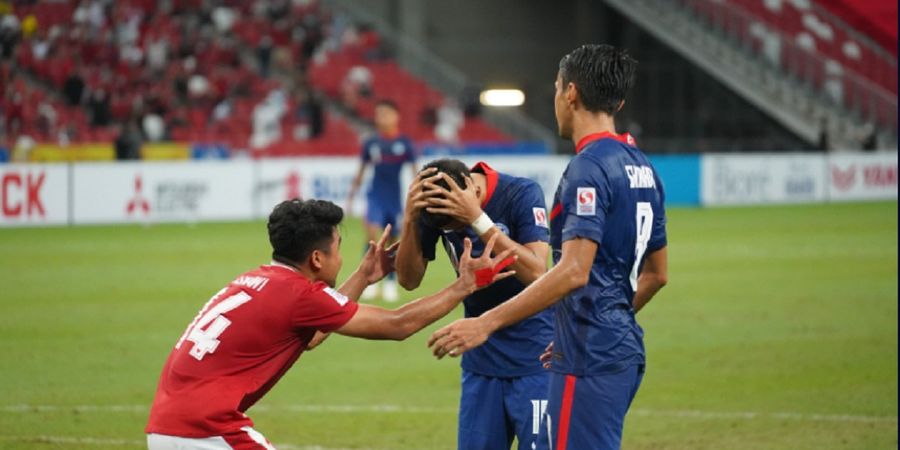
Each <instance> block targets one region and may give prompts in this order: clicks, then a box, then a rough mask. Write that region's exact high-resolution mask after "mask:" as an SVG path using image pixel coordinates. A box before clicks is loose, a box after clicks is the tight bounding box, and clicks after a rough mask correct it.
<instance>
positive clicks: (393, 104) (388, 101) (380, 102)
mask: <svg viewBox="0 0 900 450" xmlns="http://www.w3.org/2000/svg"><path fill="white" fill-rule="evenodd" d="M375 106H376V107H378V106H387V107H388V108H391V109H393V110H394V111H397V112H400V108H399V107H397V103H396V102H395V101H393V100H391V99H389V98H381V99H378V101H377V102H375Z"/></svg>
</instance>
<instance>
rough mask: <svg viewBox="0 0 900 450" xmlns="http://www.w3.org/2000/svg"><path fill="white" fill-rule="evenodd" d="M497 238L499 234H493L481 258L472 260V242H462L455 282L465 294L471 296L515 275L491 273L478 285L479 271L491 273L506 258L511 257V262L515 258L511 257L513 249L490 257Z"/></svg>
mask: <svg viewBox="0 0 900 450" xmlns="http://www.w3.org/2000/svg"><path fill="white" fill-rule="evenodd" d="M498 236H499V234H494V235H493V236H491V238H490V239H488V241H487V244H485V245H484V251H482V253H481V256H480V257H478V258H472V241H471V240H470V239H469V238H466V239H465V240H464V241H463V254H462V257H460V258H459V268H458V271H459V278H458V279H457V281H458V282H459V283H461V285H462V287H463V288H464V289H465V290H466V292H467V293H470V294H471V293H472V292H475V291H477V290H478V289H481V288H483V287H487V286H489V285H491V284H493V283H496V282H497V281H500V280H502V279H504V278H508V277H511V276H513V275H515V274H516V271H515V270H508V271H505V272H498V273H493V274H492V277H491V278H490V279H489V280H486V281H484V282H482V283H479V275H478V272H479V271H484V270H488V271H493V270H494V268H495V267H497V265H498V264H500V263H501V262H503V260H505V259H506V258H509V257H512V258H513V260H515V259H516V258H517V256H514V255H513V256H511V255H512V253H513V251H514V250H515V249H513V248H510V249H508V250H506V251H503V252H500V254H498V255H497V256H494V257H491V253H492V252H493V250H494V244H495V243H496V242H497V237H498Z"/></svg>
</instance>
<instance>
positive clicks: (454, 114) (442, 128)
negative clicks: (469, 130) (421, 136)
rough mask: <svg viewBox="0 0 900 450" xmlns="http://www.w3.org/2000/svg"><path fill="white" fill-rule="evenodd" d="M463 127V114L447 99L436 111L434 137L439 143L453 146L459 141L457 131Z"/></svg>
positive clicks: (454, 103)
mask: <svg viewBox="0 0 900 450" xmlns="http://www.w3.org/2000/svg"><path fill="white" fill-rule="evenodd" d="M463 125H465V118H464V117H463V112H462V111H461V110H460V109H459V106H457V105H456V102H454V101H453V100H451V99H447V100H445V101H444V103H443V104H442V105H441V106H440V108H438V110H437V124H435V126H434V137H436V138H437V139H438V140H439V141H441V142H444V143H448V144H455V143H457V142H458V141H459V130H461V129H462V128H463Z"/></svg>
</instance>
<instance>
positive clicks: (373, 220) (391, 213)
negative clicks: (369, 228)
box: [366, 198, 402, 235]
mask: <svg viewBox="0 0 900 450" xmlns="http://www.w3.org/2000/svg"><path fill="white" fill-rule="evenodd" d="M401 212H402V211H401V210H400V208H399V207H395V206H388V205H385V204H383V203H380V202H378V201H373V199H371V198H370V199H368V206H367V207H366V223H368V224H371V225H378V226H380V227H381V228H384V227H386V226H388V224H390V225H391V229H392V230H393V231H392V232H391V234H394V235H396V233H397V232H399V231H400V229H399V228H398V227H397V224H398V223H399V222H398V220H397V219H398V218H399V217H400V213H401Z"/></svg>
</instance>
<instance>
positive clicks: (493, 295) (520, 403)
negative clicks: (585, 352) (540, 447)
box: [397, 159, 553, 450]
mask: <svg viewBox="0 0 900 450" xmlns="http://www.w3.org/2000/svg"><path fill="white" fill-rule="evenodd" d="M549 238H550V232H549V229H548V223H547V210H546V207H545V204H544V193H543V192H542V191H541V188H540V186H538V184H537V183H535V182H534V181H532V180H529V179H525V178H518V177H513V176H510V175H506V174H503V173H499V172H497V171H495V170H494V169H492V168H491V167H489V166H488V165H487V164H485V163H478V164H476V165H475V166H474V167H472V169H471V170H470V169H469V168H468V167H466V166H465V164H463V163H462V162H460V161H457V160H451V159H442V160H437V161H433V162H430V163H428V164H427V165H426V166H425V168H424V169H423V170H422V172H421V173H420V174H419V176H418V177H416V179H415V180H414V182H413V183H412V185H411V186H410V187H409V190H408V194H407V200H406V210H405V213H404V216H403V233H402V234H401V235H400V242H399V244H400V247H399V248H398V250H397V278H398V280H399V282H400V284H401V285H402V286H403V287H404V288H406V289H415V288H417V287H418V286H419V283H420V282H421V281H422V277H423V276H424V275H425V270H426V269H427V268H428V262H429V261H431V260H434V257H435V246H436V245H437V243H438V240H441V241H443V246H444V249H445V250H446V251H447V255H448V256H449V257H450V261H451V262H452V263H453V266H454V267H456V268H458V266H459V261H460V260H461V258H462V257H463V253H464V248H465V246H464V245H463V242H464V240H465V239H470V240H471V241H472V242H473V251H472V254H473V255H480V254H482V252H483V251H484V249H485V242H488V241H489V240H490V239H496V245H495V249H496V250H498V251H513V252H514V253H515V254H516V255H518V257H519V259H518V261H517V262H516V263H515V264H513V265H512V268H513V269H514V270H515V271H516V277H515V278H510V279H508V280H504V281H502V282H499V283H497V284H495V285H493V286H491V287H489V288H486V289H483V290H480V291H478V292H475V293H473V294H472V295H470V296H469V297H467V298H466V299H465V300H464V301H463V304H464V305H465V316H466V317H477V316H480V315H481V314H483V313H484V312H485V311H487V310H489V309H491V308H493V307H495V306H497V305H498V304H500V303H503V302H504V301H506V300H507V299H509V298H511V297H512V296H514V295H516V294H518V293H519V292H520V291H521V290H522V289H523V288H524V287H525V285H527V284H528V283H531V282H532V281H534V280H535V279H537V278H538V277H540V276H541V275H542V274H544V272H546V270H547V256H548V254H549V252H550V248H549V245H548V244H547V241H548V240H549ZM457 270H458V269H457ZM552 339H553V328H552V314H551V312H550V311H549V310H545V311H542V312H538V313H537V314H534V315H533V316H531V317H528V318H526V319H525V320H523V321H521V322H519V323H518V324H516V325H514V326H511V327H508V328H506V329H503V330H501V331H499V332H497V333H496V334H494V335H493V336H491V337H490V338H489V339H488V340H487V342H486V343H485V345H483V346H481V347H479V348H477V349H474V350H472V351H471V352H468V353H466V355H465V356H463V360H462V369H463V372H462V394H461V396H460V403H459V429H458V440H457V442H458V448H459V449H460V450H500V449H503V450H509V448H510V444H512V441H513V438H514V437H515V438H517V439H518V442H519V447H518V448H519V449H520V450H531V448H532V445H533V444H534V442H535V439H536V438H537V433H538V425H539V418H540V415H541V412H542V406H545V405H546V404H547V388H548V381H549V376H548V374H547V372H546V371H545V370H544V369H543V368H542V367H541V363H540V360H539V357H540V355H541V353H542V352H543V351H544V348H546V346H547V344H548V343H550V341H551V340H552Z"/></svg>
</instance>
